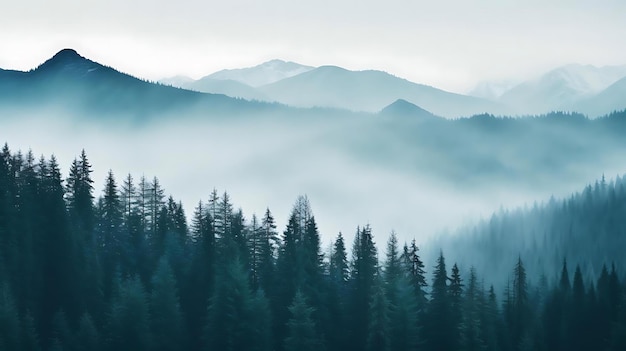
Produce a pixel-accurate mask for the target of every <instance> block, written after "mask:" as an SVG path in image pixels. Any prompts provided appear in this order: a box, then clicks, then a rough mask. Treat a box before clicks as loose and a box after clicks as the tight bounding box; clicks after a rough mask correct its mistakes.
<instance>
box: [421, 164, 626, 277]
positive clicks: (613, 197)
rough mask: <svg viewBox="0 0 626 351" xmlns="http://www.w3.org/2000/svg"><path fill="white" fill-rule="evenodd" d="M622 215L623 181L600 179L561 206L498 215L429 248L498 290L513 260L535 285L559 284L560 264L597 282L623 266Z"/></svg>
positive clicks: (625, 209)
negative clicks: (611, 266) (606, 268)
mask: <svg viewBox="0 0 626 351" xmlns="http://www.w3.org/2000/svg"><path fill="white" fill-rule="evenodd" d="M624 214H626V179H625V178H623V177H620V176H617V177H615V179H612V180H607V179H606V178H605V177H604V176H603V177H602V178H601V179H599V180H598V181H596V182H594V183H593V184H591V185H588V186H586V187H584V189H583V190H582V191H581V192H578V193H576V194H573V195H571V196H570V197H568V198H565V199H563V200H557V199H555V198H551V199H550V200H549V201H547V202H546V203H542V204H538V203H535V204H533V205H532V206H526V207H524V208H517V209H513V210H506V209H502V210H500V211H499V212H497V213H495V214H494V215H492V216H491V217H490V218H489V219H487V220H484V221H482V222H481V223H479V224H478V225H476V226H474V227H471V228H463V229H461V230H460V231H459V232H458V233H457V234H456V235H454V236H451V237H441V238H440V239H439V240H438V241H437V242H435V243H434V245H432V246H434V247H436V250H439V248H443V249H444V251H445V252H446V253H447V254H448V255H450V256H452V257H454V258H455V259H456V260H457V262H458V263H460V264H462V265H465V266H467V265H473V266H475V267H476V269H477V270H478V271H479V272H481V274H483V275H485V276H489V277H490V279H491V281H492V282H494V283H495V284H497V285H503V284H505V283H506V280H507V279H509V278H510V277H509V275H510V272H509V269H508V267H510V266H512V265H514V264H515V260H516V258H517V257H518V255H521V257H523V258H524V259H525V262H526V268H527V271H528V272H529V278H530V280H531V281H532V282H533V284H539V283H540V280H541V277H542V276H545V277H546V278H547V279H548V280H553V279H559V277H560V274H561V262H562V261H563V259H564V258H569V259H570V260H571V259H575V260H576V263H577V264H579V265H580V268H581V271H582V274H583V277H584V278H585V279H586V280H594V281H596V280H597V279H598V278H599V277H600V274H601V273H602V269H603V265H604V264H607V263H611V262H612V263H615V265H616V266H617V267H625V266H626V255H625V254H624V248H625V247H626V221H625V220H624ZM429 246H431V245H429ZM494 261H495V262H502V263H503V264H495V265H494V264H493V262H494Z"/></svg>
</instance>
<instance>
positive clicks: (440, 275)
mask: <svg viewBox="0 0 626 351" xmlns="http://www.w3.org/2000/svg"><path fill="white" fill-rule="evenodd" d="M433 274H434V277H433V284H432V288H431V293H430V296H431V300H430V303H429V305H428V310H427V314H426V322H425V325H424V330H425V335H426V343H427V345H428V349H429V350H441V351H448V350H449V351H452V350H456V348H457V346H458V345H457V341H458V340H456V339H455V336H456V333H457V330H456V325H455V323H454V316H453V312H452V302H451V297H450V292H449V290H450V289H449V287H448V280H449V278H448V273H447V271H446V261H445V258H444V257H443V253H441V254H440V255H439V258H438V259H437V265H436V266H435V271H434V273H433Z"/></svg>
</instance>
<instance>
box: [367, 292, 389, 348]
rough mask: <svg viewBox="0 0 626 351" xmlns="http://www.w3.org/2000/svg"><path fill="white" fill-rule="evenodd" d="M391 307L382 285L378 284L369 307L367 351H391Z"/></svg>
mask: <svg viewBox="0 0 626 351" xmlns="http://www.w3.org/2000/svg"><path fill="white" fill-rule="evenodd" d="M388 309H389V306H388V302H387V298H386V297H385V290H384V288H383V286H382V284H380V283H379V284H377V286H376V287H375V288H374V289H373V294H372V297H371V300H370V305H369V309H368V312H369V318H368V320H369V325H368V328H367V341H366V347H365V349H366V350H368V351H388V350H390V348H389V344H390V335H389V334H390V333H389V311H388Z"/></svg>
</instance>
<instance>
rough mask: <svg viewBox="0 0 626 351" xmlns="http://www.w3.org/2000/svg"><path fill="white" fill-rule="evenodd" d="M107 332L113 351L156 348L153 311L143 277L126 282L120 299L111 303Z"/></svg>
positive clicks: (109, 344)
mask: <svg viewBox="0 0 626 351" xmlns="http://www.w3.org/2000/svg"><path fill="white" fill-rule="evenodd" d="M106 330H107V345H108V349H109V350H137V351H141V350H151V349H152V347H153V344H152V334H151V333H150V310H149V305H148V301H147V298H146V292H145V290H144V287H143V284H142V283H141V280H140V279H139V278H137V277H132V278H129V279H127V280H126V281H124V282H122V284H121V286H120V290H119V293H118V296H116V297H115V298H114V299H113V301H112V302H111V309H110V311H109V315H108V320H107V325H106Z"/></svg>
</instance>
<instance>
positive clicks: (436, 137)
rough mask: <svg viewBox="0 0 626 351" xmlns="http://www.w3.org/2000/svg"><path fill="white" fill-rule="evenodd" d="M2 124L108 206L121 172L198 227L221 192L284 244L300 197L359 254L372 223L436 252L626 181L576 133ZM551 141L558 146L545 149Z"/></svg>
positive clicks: (373, 123) (187, 122) (410, 126)
mask: <svg viewBox="0 0 626 351" xmlns="http://www.w3.org/2000/svg"><path fill="white" fill-rule="evenodd" d="M294 111H297V110H294ZM2 119H3V122H2V128H1V129H0V140H1V141H2V142H4V141H6V142H7V143H8V144H9V147H10V148H11V149H12V150H13V151H16V150H18V149H19V150H21V151H22V152H26V151H27V150H28V149H32V150H33V152H34V153H35V155H36V156H38V155H40V154H45V155H46V156H49V154H50V153H54V155H55V156H56V157H57V159H58V160H59V163H60V165H61V167H62V171H63V173H64V174H65V175H67V172H68V169H69V165H70V164H71V162H72V160H73V159H74V158H75V157H77V156H78V155H79V153H80V152H81V150H82V149H85V151H86V153H87V156H88V158H89V160H90V162H91V163H92V165H93V170H94V172H93V175H92V176H93V179H94V181H95V184H94V187H95V193H96V196H99V195H100V194H101V191H102V189H103V188H104V180H105V176H106V173H107V172H108V170H109V169H111V170H113V172H114V174H115V176H116V179H117V181H118V183H121V181H122V179H123V178H124V177H125V176H126V174H128V173H130V174H131V175H132V176H133V178H134V179H135V182H138V181H139V178H140V177H141V176H145V177H146V178H148V179H151V178H152V177H154V176H156V177H158V178H159V181H160V183H161V185H162V186H163V188H164V189H165V191H166V194H167V195H169V194H171V195H172V196H173V197H174V199H176V200H180V201H182V203H183V205H184V208H185V210H186V213H187V215H188V216H189V215H190V214H191V213H192V211H193V208H194V207H195V206H196V205H197V204H198V202H199V201H200V200H202V201H206V200H207V199H208V196H209V194H210V192H211V191H212V190H213V189H214V188H216V189H217V190H218V192H220V193H222V192H223V191H227V192H228V193H229V195H230V196H231V199H232V201H233V202H234V204H235V206H236V207H241V208H242V209H243V211H244V215H245V216H246V218H248V219H250V218H251V216H252V214H253V213H256V214H257V215H260V214H262V213H263V212H264V211H265V209H266V207H269V208H270V209H271V210H272V212H273V213H274V215H275V216H276V219H277V224H278V228H279V230H280V231H282V230H283V229H284V227H285V225H286V219H287V216H288V215H289V212H290V211H291V208H292V206H293V203H294V201H295V200H296V198H297V196H298V195H301V194H306V195H307V196H308V197H309V200H310V201H311V204H312V208H313V212H314V214H315V216H316V218H317V222H318V225H319V229H320V233H321V235H322V239H323V241H324V242H325V243H326V244H327V243H329V242H330V240H331V238H333V237H335V236H336V235H337V233H338V232H340V231H341V232H343V233H344V236H345V237H346V238H347V240H349V242H350V241H351V240H352V237H353V235H354V232H355V230H356V227H357V226H358V225H364V224H368V223H369V224H370V225H371V226H372V228H373V230H374V234H375V237H376V240H377V243H378V245H379V247H383V246H381V245H383V243H384V242H385V241H386V240H387V237H388V235H389V233H390V232H391V231H392V230H395V231H396V232H397V233H398V237H399V241H400V242H401V243H402V242H404V241H410V240H411V239H413V238H415V239H417V242H418V243H422V244H424V243H426V242H428V239H429V238H431V236H432V235H435V234H439V233H442V232H444V231H446V229H450V230H452V229H454V228H456V227H458V226H460V225H462V224H469V223H473V222H475V221H477V220H478V219H480V218H485V217H486V216H488V215H490V214H491V213H492V212H494V211H496V210H498V209H499V208H500V207H503V206H504V207H515V206H520V205H524V204H530V203H532V202H533V201H535V200H538V201H542V200H547V199H548V198H549V197H550V196H552V195H555V196H566V195H568V194H570V193H572V192H574V191H576V190H578V189H579V188H580V187H581V186H582V185H584V184H586V183H589V182H591V181H593V180H594V179H597V178H598V177H600V176H601V175H602V174H603V173H606V174H610V175H614V174H618V173H620V172H624V170H625V168H624V167H622V166H621V165H620V164H619V162H618V161H619V157H620V153H619V148H614V147H613V146H614V142H612V141H608V140H603V139H595V140H591V139H590V138H596V137H597V136H598V134H593V135H585V129H584V128H581V129H571V128H569V129H563V131H562V132H563V133H566V134H563V138H562V139H563V140H561V136H560V135H559V134H558V131H559V130H558V129H555V128H551V129H549V130H548V131H546V130H543V129H542V132H541V133H538V132H537V131H533V130H532V128H535V127H536V126H533V127H532V128H525V129H519V132H518V130H517V129H515V128H513V129H512V130H508V131H506V133H505V132H502V131H501V130H490V129H488V128H483V126H481V125H480V124H478V123H474V124H472V123H471V120H461V121H441V122H436V123H433V124H428V123H419V122H418V121H412V120H407V119H402V120H398V121H394V120H388V119H383V118H382V117H381V116H379V115H372V114H349V113H345V114H341V113H337V112H335V113H333V116H329V115H328V114H325V113H324V111H318V112H311V111H304V110H303V113H302V115H298V114H297V113H296V112H294V113H293V114H292V115H288V116H287V115H282V116H268V115H263V114H252V115H250V116H238V117H237V118H233V117H229V116H203V115H193V116H189V115H186V114H184V113H181V114H180V115H169V116H162V117H161V118H155V119H154V121H152V122H150V123H142V124H132V123H124V122H120V121H119V120H113V121H112V120H109V119H107V118H98V116H84V115H82V114H75V113H59V112H54V113H53V112H46V113H32V112H30V113H28V114H21V113H15V112H13V113H11V114H10V115H7V114H5V116H4V117H3V118H2ZM396 122H397V123H396ZM574 130H575V132H574ZM574 133H576V135H573V134H574ZM537 135H540V136H543V137H551V138H553V140H544V141H541V140H533V138H534V137H536V136H537ZM590 143H591V144H590ZM549 145H553V146H552V147H550V148H549V147H548V146H549ZM559 145H561V146H563V147H560V146H559ZM589 145H593V148H592V149H589ZM622 149H623V148H622ZM326 244H325V245H326ZM426 262H427V263H428V264H429V265H430V262H431V260H427V261H426ZM432 262H434V261H432Z"/></svg>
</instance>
